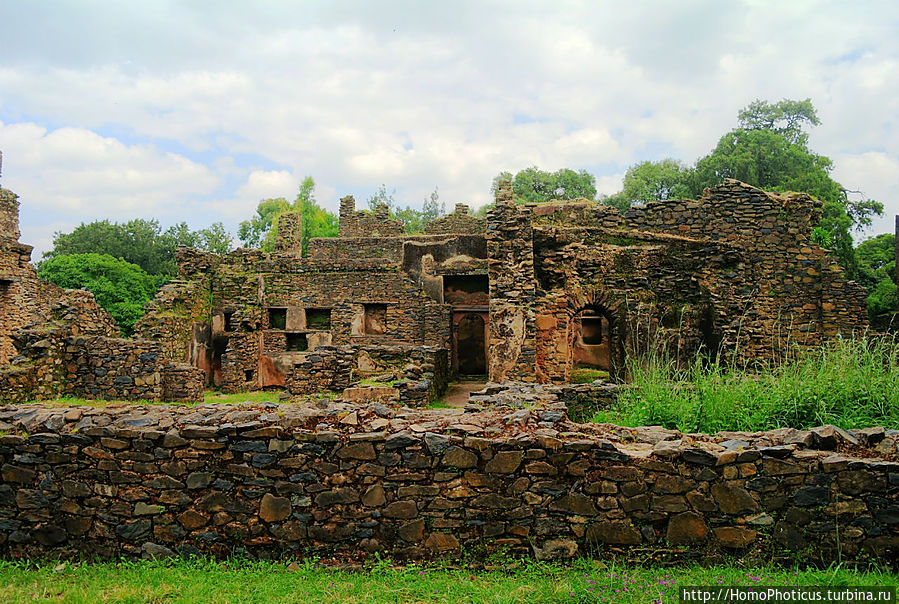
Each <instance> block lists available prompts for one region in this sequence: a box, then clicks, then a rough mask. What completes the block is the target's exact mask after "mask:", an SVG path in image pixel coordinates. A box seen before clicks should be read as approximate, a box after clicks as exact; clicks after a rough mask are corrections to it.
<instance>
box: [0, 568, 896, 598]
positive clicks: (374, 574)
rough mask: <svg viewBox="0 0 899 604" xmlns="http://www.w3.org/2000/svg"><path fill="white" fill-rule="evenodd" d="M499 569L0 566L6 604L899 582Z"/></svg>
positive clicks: (718, 572) (620, 594)
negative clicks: (9, 603)
mask: <svg viewBox="0 0 899 604" xmlns="http://www.w3.org/2000/svg"><path fill="white" fill-rule="evenodd" d="M497 566H500V567H502V569H501V570H488V571H472V570H471V569H470V568H449V567H440V566H436V567H431V566H417V565H411V566H404V567H396V566H393V565H392V564H391V563H389V562H378V563H376V564H374V565H372V566H370V567H368V568H366V569H365V570H363V571H355V572H353V571H341V570H328V569H321V568H315V565H314V564H312V563H311V562H310V561H306V562H300V563H293V564H291V565H288V564H287V563H286V562H259V561H248V560H231V561H226V562H213V561H209V560H204V559H192V560H174V561H141V562H121V563H103V564H75V565H71V564H68V563H67V564H64V565H58V564H57V563H56V562H45V563H42V564H39V565H33V564H30V563H26V562H5V561H0V601H4V602H39V601H48V600H52V601H57V602H360V603H361V602H365V603H373V602H497V603H504V602H509V603H517V602H522V603H525V602H527V603H530V602H616V603H624V604H627V603H636V602H640V603H645V602H672V603H673V602H678V601H679V599H678V595H679V594H678V586H687V585H712V586H730V585H736V586H747V585H749V586H753V587H755V586H764V585H803V586H804V585H808V586H850V585H864V586H895V585H896V583H897V582H899V575H896V574H894V573H889V572H885V571H881V570H871V571H867V572H861V571H852V570H848V569H844V568H840V567H834V568H830V569H827V570H802V571H799V570H794V569H783V568H781V569H776V568H753V569H740V568H734V567H722V566H713V567H707V568H703V567H700V566H686V567H675V568H651V567H647V568H639V567H624V566H616V565H607V564H605V563H603V562H600V561H593V560H586V559H585V560H579V561H576V562H574V563H571V564H569V565H565V566H562V565H556V564H548V563H540V562H533V561H531V562H527V561H522V562H520V563H515V562H514V561H510V560H507V561H504V563H503V564H499V565H497Z"/></svg>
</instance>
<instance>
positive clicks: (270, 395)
mask: <svg viewBox="0 0 899 604" xmlns="http://www.w3.org/2000/svg"><path fill="white" fill-rule="evenodd" d="M279 394H280V391H277V390H258V391H254V392H237V393H234V394H225V393H222V392H218V391H216V390H207V391H206V392H205V393H204V395H203V403H224V404H229V405H230V404H237V403H277V402H279V401H278V395H279ZM28 403H40V404H41V405H43V406H47V407H70V406H72V405H86V406H89V407H100V408H102V407H108V406H109V405H117V404H122V403H124V404H126V405H184V406H187V407H192V406H194V405H199V404H201V403H181V402H172V403H167V402H160V401H144V400H138V401H119V400H110V401H107V400H102V399H88V398H77V397H74V396H62V397H59V398H56V399H48V400H43V401H28ZM26 404H27V403H26Z"/></svg>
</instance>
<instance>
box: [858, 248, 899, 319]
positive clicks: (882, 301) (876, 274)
mask: <svg viewBox="0 0 899 604" xmlns="http://www.w3.org/2000/svg"><path fill="white" fill-rule="evenodd" d="M895 241H896V237H895V235H893V234H892V233H883V234H881V235H877V236H876V237H872V238H871V239H867V240H865V241H862V242H861V243H860V244H858V247H857V248H855V259H856V263H857V265H858V282H859V284H860V285H862V286H864V288H865V289H866V290H868V313H869V314H870V315H871V317H872V318H873V317H874V316H876V315H878V314H880V313H882V312H891V311H894V310H896V282H895V278H896V256H895V250H896V248H895V247H894V246H895Z"/></svg>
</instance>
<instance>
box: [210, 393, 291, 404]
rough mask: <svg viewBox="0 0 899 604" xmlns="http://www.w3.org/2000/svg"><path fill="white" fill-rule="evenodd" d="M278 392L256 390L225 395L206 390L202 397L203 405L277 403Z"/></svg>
mask: <svg viewBox="0 0 899 604" xmlns="http://www.w3.org/2000/svg"><path fill="white" fill-rule="evenodd" d="M280 394H281V392H280V391H279V390H257V391H254V392H237V393H234V394H225V393H223V392H217V391H215V390H207V391H206V392H205V393H204V395H203V402H204V403H225V404H235V403H277V402H279V401H278V395H280Z"/></svg>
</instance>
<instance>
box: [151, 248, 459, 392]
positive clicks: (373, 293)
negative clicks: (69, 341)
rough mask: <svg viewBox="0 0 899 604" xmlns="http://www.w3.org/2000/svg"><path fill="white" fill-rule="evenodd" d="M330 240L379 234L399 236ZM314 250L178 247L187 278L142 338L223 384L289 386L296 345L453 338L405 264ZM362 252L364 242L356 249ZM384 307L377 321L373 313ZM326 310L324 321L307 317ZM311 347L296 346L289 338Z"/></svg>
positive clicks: (163, 297)
mask: <svg viewBox="0 0 899 604" xmlns="http://www.w3.org/2000/svg"><path fill="white" fill-rule="evenodd" d="M325 241H333V242H337V243H340V244H343V242H366V243H365V246H367V247H366V248H364V249H368V248H370V246H371V245H375V243H376V242H381V243H382V244H383V243H384V242H385V241H386V242H388V243H389V242H390V241H396V242H397V243H398V245H399V247H398V248H397V249H398V250H400V251H401V250H402V247H401V246H402V239H399V238H394V239H390V238H387V239H376V238H369V239H354V238H341V239H334V240H325ZM317 245H319V240H312V243H311V245H310V250H316V249H318V252H316V255H315V256H314V257H312V256H310V257H309V258H300V257H297V256H296V255H295V254H292V253H291V254H280V253H274V254H266V253H263V252H261V251H259V250H237V251H235V252H232V253H230V254H226V255H222V256H216V255H213V254H204V253H202V252H197V251H196V250H186V249H185V250H179V252H178V254H179V256H178V258H179V266H180V270H181V279H179V280H178V281H177V282H176V283H174V284H172V285H171V286H170V287H169V288H168V289H164V290H162V291H161V292H160V293H159V295H157V297H156V299H155V300H154V302H153V303H152V305H151V307H150V309H149V311H148V313H147V315H146V316H145V317H144V319H142V320H141V321H140V323H139V324H138V325H137V328H136V330H135V333H136V334H137V335H139V336H141V337H145V338H152V339H158V340H160V341H161V342H162V345H163V356H164V357H165V358H166V359H168V360H169V361H176V360H177V361H185V360H186V361H188V362H190V363H192V364H194V365H196V366H200V367H203V368H204V369H205V371H206V373H207V381H208V382H209V383H213V384H215V385H217V386H221V387H222V388H223V389H224V390H225V391H231V392H236V391H241V390H248V389H257V388H261V387H267V386H284V385H285V381H286V378H287V373H288V372H289V371H290V369H289V368H290V367H292V366H295V365H296V364H297V363H296V357H297V356H300V357H302V356H303V355H298V354H297V352H298V351H303V350H308V351H312V350H313V349H314V348H316V347H317V346H320V345H331V344H334V345H354V346H359V345H366V344H378V345H397V344H400V345H415V346H422V345H424V346H440V347H446V346H448V343H449V339H450V333H449V330H450V316H449V310H448V309H447V308H445V307H444V306H443V305H442V304H440V302H439V301H437V300H434V299H433V298H432V297H431V296H429V295H428V294H427V293H426V292H425V291H424V290H422V288H421V287H420V286H419V284H418V283H416V282H415V281H414V280H413V279H412V278H411V277H410V276H409V275H408V274H407V273H406V272H405V271H404V270H403V269H402V267H401V262H400V260H401V253H400V254H399V255H397V257H395V258H394V257H391V256H390V255H388V256H387V257H380V256H374V257H364V256H352V255H351V256H352V257H346V255H345V254H344V253H343V252H340V253H337V254H333V255H329V254H326V253H324V252H322V253H319V252H321V249H320V248H316V246H317ZM357 251H358V250H357ZM376 307H379V308H382V309H383V311H384V316H383V318H382V320H380V321H379V323H378V327H379V329H378V330H372V329H370V326H369V325H368V324H367V323H366V316H367V314H371V313H372V312H375V311H374V310H372V309H374V308H376ZM314 312H320V313H325V314H327V316H328V321H327V325H321V324H318V325H317V324H314V323H313V322H312V321H310V320H308V315H310V313H314ZM291 338H300V339H302V340H303V341H304V343H305V346H301V347H300V348H297V349H291V345H290V344H289V340H290V339H291Z"/></svg>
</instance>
